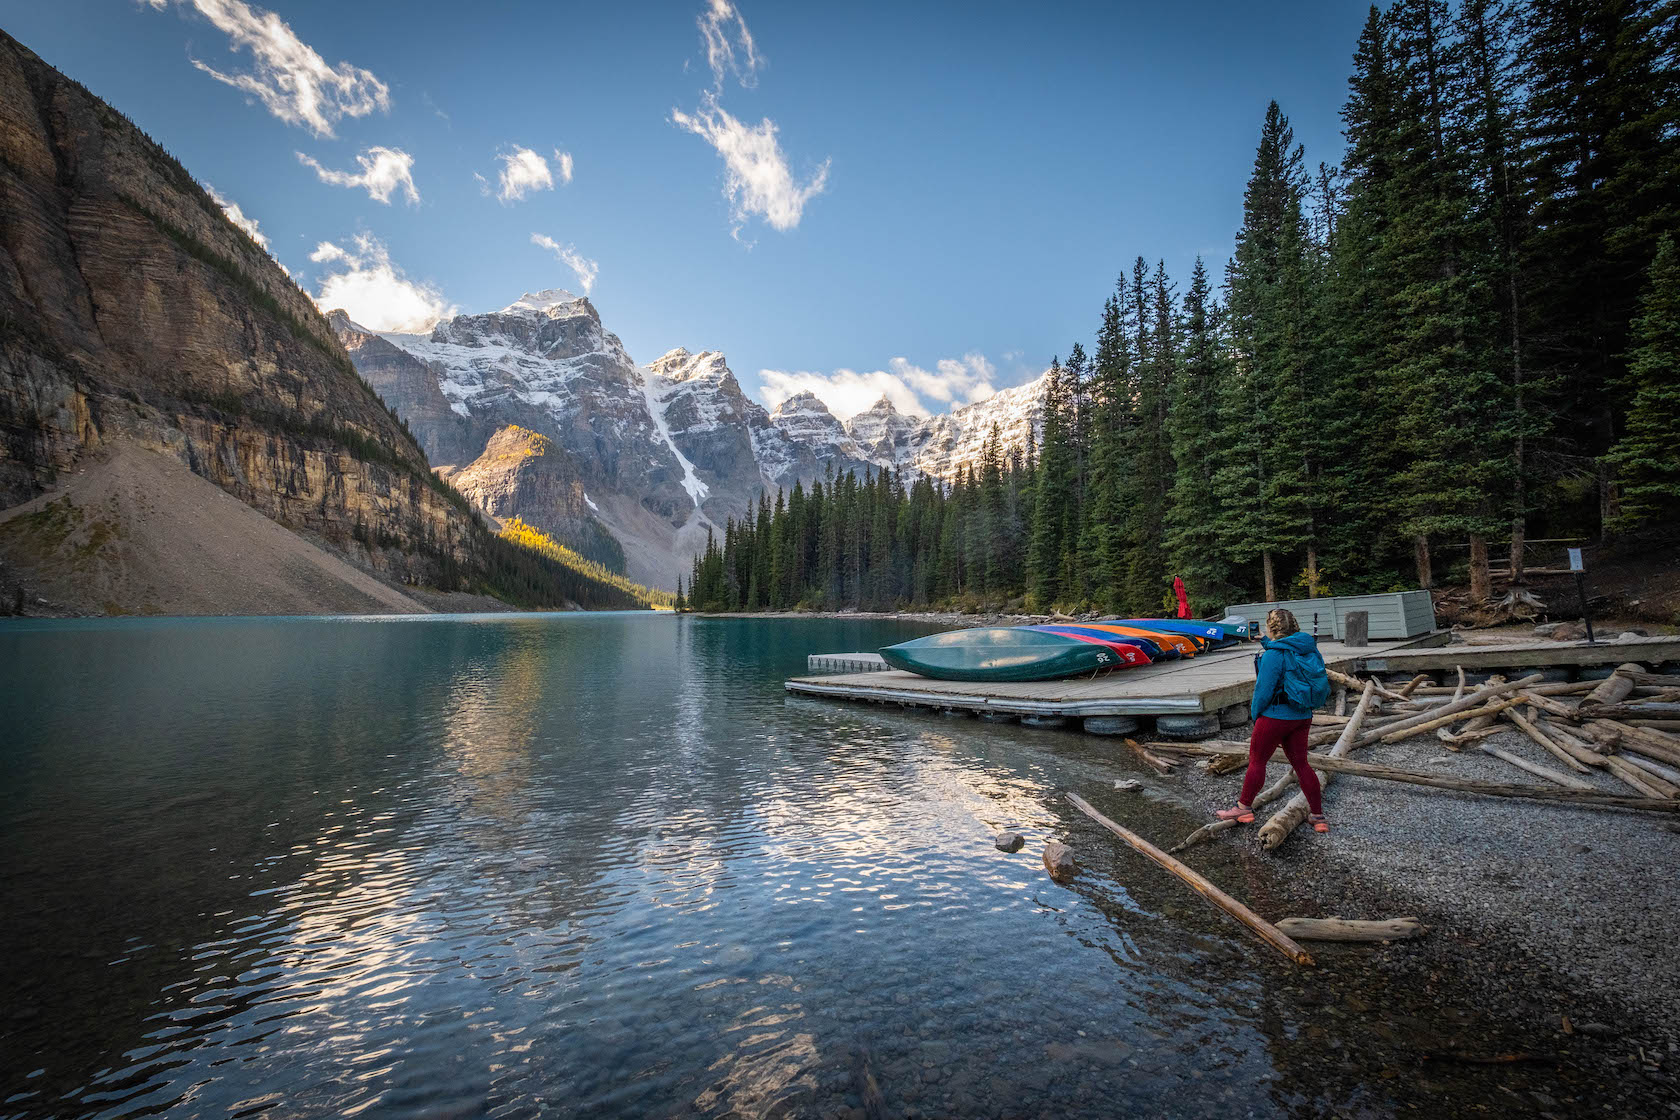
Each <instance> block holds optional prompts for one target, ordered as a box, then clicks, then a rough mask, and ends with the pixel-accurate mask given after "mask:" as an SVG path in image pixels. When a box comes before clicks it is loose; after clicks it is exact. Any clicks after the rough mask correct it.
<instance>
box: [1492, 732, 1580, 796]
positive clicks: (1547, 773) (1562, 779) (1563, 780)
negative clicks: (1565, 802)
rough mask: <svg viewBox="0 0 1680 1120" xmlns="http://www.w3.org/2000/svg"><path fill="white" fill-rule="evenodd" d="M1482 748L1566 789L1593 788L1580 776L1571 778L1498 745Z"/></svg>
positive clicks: (1495, 756)
mask: <svg viewBox="0 0 1680 1120" xmlns="http://www.w3.org/2000/svg"><path fill="white" fill-rule="evenodd" d="M1482 750H1483V751H1485V752H1487V753H1488V754H1490V755H1492V756H1493V757H1494V758H1497V759H1500V760H1502V761H1504V762H1509V763H1510V764H1511V765H1512V766H1515V767H1516V768H1517V769H1518V770H1524V771H1527V772H1528V773H1530V774H1533V775H1534V776H1535V777H1536V778H1544V779H1546V781H1548V782H1551V783H1552V784H1553V785H1559V786H1562V787H1563V788H1564V789H1576V790H1580V791H1582V792H1583V793H1585V792H1590V791H1591V790H1592V789H1593V786H1592V785H1591V783H1588V782H1583V781H1582V780H1581V779H1579V778H1571V777H1570V776H1569V775H1568V774H1564V773H1560V772H1559V771H1557V770H1553V769H1551V768H1550V767H1548V766H1537V765H1535V764H1534V763H1532V762H1530V761H1528V760H1527V759H1526V758H1520V757H1518V756H1517V755H1514V754H1512V753H1511V752H1510V751H1502V750H1500V749H1499V748H1498V747H1490V746H1488V745H1487V744H1486V743H1483V744H1482Z"/></svg>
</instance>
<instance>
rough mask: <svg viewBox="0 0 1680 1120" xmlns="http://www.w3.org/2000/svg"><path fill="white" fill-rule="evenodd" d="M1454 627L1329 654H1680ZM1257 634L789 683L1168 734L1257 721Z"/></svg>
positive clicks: (1404, 660)
mask: <svg viewBox="0 0 1680 1120" xmlns="http://www.w3.org/2000/svg"><path fill="white" fill-rule="evenodd" d="M1451 638H1452V635H1451V634H1449V633H1447V632H1445V631H1437V632H1435V633H1432V634H1426V635H1424V636H1423V637H1420V638H1414V639H1411V640H1408V641H1389V642H1379V641H1373V642H1371V643H1370V644H1369V645H1365V646H1357V647H1356V646H1349V645H1346V644H1345V643H1343V642H1339V641H1328V640H1326V641H1321V642H1320V643H1319V646H1318V648H1319V652H1320V653H1322V654H1323V655H1324V660H1325V663H1326V664H1328V665H1329V666H1330V667H1332V668H1335V669H1340V670H1342V671H1344V672H1371V673H1378V674H1388V673H1393V674H1404V675H1406V676H1408V677H1409V676H1411V675H1415V674H1417V673H1429V674H1439V675H1441V677H1442V679H1445V677H1446V676H1447V675H1449V674H1451V673H1452V672H1453V670H1454V669H1455V668H1456V667H1458V666H1461V665H1462V666H1463V667H1464V668H1465V669H1466V670H1470V669H1475V670H1478V671H1483V672H1485V671H1488V670H1494V669H1523V668H1533V667H1542V666H1551V667H1587V666H1598V665H1610V666H1615V665H1620V664H1622V663H1624V662H1630V661H1631V662H1638V663H1640V664H1643V665H1645V666H1646V667H1647V668H1655V667H1656V666H1657V665H1660V664H1662V663H1664V662H1670V661H1680V636H1677V635H1659V636H1657V637H1651V638H1629V639H1625V640H1617V641H1614V642H1596V643H1593V644H1591V645H1589V644H1588V643H1586V642H1539V641H1526V642H1509V643H1500V644H1497V645H1478V644H1455V645H1451V646H1448V645H1447V643H1448V642H1449V641H1451ZM1259 652H1260V645H1259V643H1257V642H1250V643H1244V644H1241V645H1237V646H1233V647H1229V648H1227V649H1222V650H1213V651H1210V652H1208V653H1203V654H1200V655H1198V656H1196V657H1192V658H1187V659H1185V660H1183V661H1162V662H1157V663H1156V664H1154V665H1145V666H1142V667H1140V668H1136V669H1125V670H1121V671H1119V672H1113V673H1104V674H1101V675H1100V676H1096V677H1078V678H1073V679H1068V680H1059V681H1019V682H1006V683H995V684H991V683H978V682H973V681H936V680H931V679H929V678H927V677H920V676H917V675H916V674H914V673H906V672H901V671H899V670H896V669H888V670H884V671H882V670H875V671H870V670H869V669H868V668H865V666H866V665H871V666H872V665H873V660H871V659H878V658H877V655H875V654H867V653H865V654H822V655H817V656H816V657H813V658H812V659H811V668H813V669H817V668H818V667H819V660H820V662H821V663H822V667H824V668H826V667H827V665H830V664H833V665H835V666H836V667H839V666H840V665H841V664H842V663H843V664H844V665H845V668H844V669H842V670H841V671H839V672H834V671H828V672H824V673H821V674H815V675H812V676H806V677H795V678H793V679H792V680H789V681H788V682H787V684H786V687H787V690H788V691H789V692H792V693H796V694H798V695H802V696H818V697H827V698H831V699H838V700H861V701H868V702H873V703H878V704H900V705H905V706H910V707H920V708H932V709H935V710H939V711H963V712H970V713H973V714H976V715H980V716H983V717H986V718H990V719H1016V718H1020V719H1025V720H1026V721H1027V722H1028V723H1031V724H1035V725H1040V726H1059V725H1061V724H1062V723H1063V722H1065V721H1067V720H1070V719H1080V720H1084V721H1085V730H1087V731H1090V732H1093V733H1096V734H1129V733H1131V732H1133V731H1136V730H1138V728H1139V726H1140V720H1141V719H1144V718H1155V719H1157V720H1158V721H1159V722H1157V725H1156V730H1158V731H1160V732H1162V733H1164V734H1173V735H1184V736H1196V735H1205V734H1211V733H1213V732H1214V731H1217V730H1218V728H1219V726H1220V724H1221V723H1223V724H1224V725H1225V726H1227V727H1232V726H1238V725H1240V724H1244V723H1247V722H1248V711H1247V704H1248V701H1249V698H1250V697H1251V696H1252V695H1253V692H1254V656H1255V654H1257V653H1259ZM1221 713H1223V714H1224V719H1223V720H1221V719H1220V716H1221Z"/></svg>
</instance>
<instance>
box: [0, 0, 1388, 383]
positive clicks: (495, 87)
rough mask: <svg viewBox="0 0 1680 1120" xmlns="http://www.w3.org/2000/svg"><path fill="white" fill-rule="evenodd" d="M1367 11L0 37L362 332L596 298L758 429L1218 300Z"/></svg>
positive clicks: (355, 16)
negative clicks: (1170, 304) (1270, 120)
mask: <svg viewBox="0 0 1680 1120" xmlns="http://www.w3.org/2000/svg"><path fill="white" fill-rule="evenodd" d="M1366 10H1367V6H1366V5H1364V4H1360V3H1353V2H1350V0H1319V2H1312V0H1303V2H1301V3H1294V4H1287V5H1276V4H1267V5H1256V4H1242V3H1234V2H1226V0H1208V2H1202V3H1190V4H1165V5H1163V4H1156V3H1148V4H1142V3H1139V4H1133V3H1111V4H1091V5H1075V4H1063V5H1042V6H1023V5H1015V4H988V3H978V2H976V3H963V4H949V5H947V4H921V5H912V4H892V3H888V4H881V5H872V4H849V5H825V6H817V5H807V4H790V3H785V2H783V3H775V4H771V3H755V2H754V0H740V3H739V4H737V5H733V6H732V5H731V4H730V3H728V2H727V0H683V2H673V3H665V2H658V3H652V2H650V3H614V4H601V3H598V2H590V3H569V2H561V0H546V2H540V3H512V2H504V3H493V2H484V3H480V4H477V5H460V4H454V3H450V4H444V3H435V2H432V0H353V2H346V0H336V2H333V3H321V2H316V0H268V6H263V5H259V4H256V3H251V4H246V3H242V2H241V0H53V2H52V3H23V2H20V0H7V3H6V5H5V8H4V11H5V16H4V20H3V21H0V26H4V28H5V29H6V30H7V31H8V32H10V33H11V34H13V35H14V36H16V37H17V38H18V39H20V40H21V41H22V42H23V43H24V44H25V45H26V46H28V47H30V48H31V49H33V50H35V51H36V52H37V53H39V54H40V55H42V56H43V57H44V58H45V59H46V60H47V61H48V62H51V63H52V64H54V65H55V66H57V67H58V68H59V69H61V70H63V71H64V72H66V73H67V74H69V75H70V76H71V77H74V78H76V79H78V80H80V81H81V82H83V83H84V84H85V85H87V86H88V87H89V88H90V89H92V90H93V92H95V93H96V94H98V95H100V96H101V97H104V98H105V99H106V100H108V101H110V102H111V103H112V104H114V105H115V106H117V107H118V108H119V109H121V110H122V111H123V112H125V113H126V114H128V115H129V116H130V117H131V118H132V119H133V120H134V121H135V122H136V123H138V124H139V125H140V126H141V127H142V128H144V129H146V130H147V132H149V133H150V134H151V135H152V136H153V137H154V138H155V139H157V140H158V141H159V142H160V143H162V144H163V145H164V146H165V147H166V148H168V149H169V150H170V151H171V152H172V153H174V154H175V155H176V156H177V157H179V158H180V159H181V160H182V162H183V163H185V164H186V166H187V168H188V170H190V171H191V172H192V173H193V174H194V175H195V176H196V177H197V178H198V179H199V180H200V181H201V182H205V183H207V184H209V185H211V186H212V187H213V188H214V189H215V190H216V192H217V193H218V195H219V196H220V197H222V198H223V199H226V200H228V201H229V202H231V203H233V204H235V205H237V206H238V207H239V209H240V211H241V213H242V214H243V215H245V216H246V217H247V218H249V219H254V220H255V221H256V222H257V223H258V225H259V228H260V231H261V233H262V234H263V235H264V236H265V237H267V238H268V240H269V244H270V247H271V251H272V252H273V253H274V255H275V257H276V259H278V260H279V261H280V262H281V263H283V264H284V265H285V266H286V267H287V268H288V269H290V270H291V272H292V273H293V275H294V276H295V277H297V278H298V280H299V282H300V283H302V284H303V286H304V287H305V288H306V289H307V290H309V291H310V292H311V293H315V294H319V293H322V292H323V286H324V285H326V286H327V287H326V289H325V290H326V292H327V294H328V295H329V296H337V297H340V298H341V299H349V300H352V301H355V302H356V303H357V304H358V305H359V306H353V307H352V311H353V312H357V313H359V314H360V315H362V316H364V317H367V318H378V317H380V316H390V317H392V318H391V319H390V322H388V323H383V324H382V323H370V325H374V326H382V325H384V326H389V325H392V324H394V323H395V322H396V321H397V320H399V319H403V318H410V319H412V318H415V317H416V316H419V317H422V318H423V317H424V316H425V314H427V313H428V311H427V309H428V308H429V309H430V311H429V313H431V314H435V313H436V312H437V311H439V310H446V309H449V308H457V309H459V310H461V311H487V310H494V309H497V308H500V307H502V306H505V305H506V304H508V303H511V302H513V300H515V299H516V298H518V296H519V295H520V294H521V293H522V292H525V291H528V290H538V289H542V288H548V287H557V286H558V287H565V288H567V289H569V290H571V291H574V292H581V291H582V290H583V289H584V288H585V287H586V286H588V287H589V288H590V291H589V295H590V298H591V299H592V300H593V302H594V303H595V305H596V306H597V307H598V308H599V309H600V312H601V315H602V318H603V320H604V321H605V323H606V325H607V327H608V328H609V329H610V330H613V331H615V332H616V333H617V334H618V335H619V336H620V337H621V338H622V339H623V340H624V343H625V346H626V348H627V349H628V350H629V352H630V354H631V356H632V357H633V358H634V359H635V360H636V361H638V362H647V361H651V360H652V359H653V358H655V357H657V356H658V355H659V354H661V353H663V352H664V351H666V350H668V349H670V348H672V347H676V346H684V347H687V348H688V349H690V350H696V351H698V350H701V349H716V350H722V351H723V352H724V353H725V354H726V355H727V356H728V358H729V363H730V366H731V368H732V369H734V370H735V372H736V375H737V376H738V377H739V378H740V379H741V382H742V384H743V386H744V387H745V388H746V389H747V391H748V392H749V393H752V394H753V395H755V396H758V397H759V399H761V400H765V401H766V403H770V404H774V403H775V401H776V400H777V399H779V397H780V396H781V395H785V394H786V393H787V392H790V391H792V390H793V389H796V388H805V387H810V388H815V389H817V390H818V392H819V395H821V396H823V397H824V398H825V399H827V400H829V401H830V403H831V405H832V406H833V407H835V409H836V411H837V412H840V413H841V414H845V413H848V412H850V411H855V410H856V409H858V408H862V407H864V406H866V405H867V404H868V403H870V401H872V400H873V399H875V398H876V397H878V396H880V394H881V392H882V391H887V392H888V393H889V394H890V395H892V396H893V398H894V399H895V401H897V402H898V403H899V404H900V405H901V406H913V405H919V406H920V408H921V409H922V410H923V411H935V410H939V409H943V408H947V407H951V406H952V405H953V404H961V403H964V402H965V401H966V400H968V399H970V398H972V397H974V396H977V395H981V394H984V393H985V392H986V391H987V389H988V387H990V388H1003V387H1005V386H1008V385H1012V384H1017V383H1019V382H1021V381H1023V380H1026V379H1027V378H1029V377H1031V376H1034V375H1036V374H1037V373H1038V372H1039V371H1040V370H1041V369H1042V368H1043V367H1044V366H1045V365H1047V364H1048V362H1049V360H1050V358H1051V356H1052V355H1053V354H1063V355H1065V354H1066V353H1067V351H1068V348H1069V347H1070V345H1071V344H1072V343H1073V342H1074V341H1076V340H1078V341H1084V342H1086V345H1087V348H1089V345H1090V343H1089V339H1090V337H1091V335H1092V334H1093V333H1094V332H1095V329H1096V326H1097V320H1098V316H1099V313H1100V310H1101V306H1102V302H1103V300H1104V299H1105V298H1106V296H1107V294H1108V292H1109V291H1110V290H1111V288H1112V285H1113V283H1114V278H1115V276H1116V275H1118V274H1119V273H1120V272H1121V271H1122V270H1124V269H1126V268H1128V267H1129V264H1130V262H1131V260H1132V258H1133V257H1135V256H1136V255H1138V254H1139V253H1141V254H1143V255H1144V256H1145V257H1146V258H1148V259H1149V260H1150V261H1151V262H1153V261H1154V260H1155V259H1156V258H1164V259H1165V261H1166V264H1167V268H1168V270H1169V272H1171V273H1172V275H1173V276H1174V278H1175V280H1176V281H1177V283H1178V284H1179V287H1180V288H1181V289H1182V287H1183V286H1184V284H1185V283H1186V282H1187V280H1188V275H1189V271H1190V267H1191V263H1192V262H1193V260H1194V258H1195V256H1196V255H1197V254H1198V253H1199V254H1201V255H1203V256H1204V257H1205V258H1206V259H1207V261H1208V264H1209V268H1210V271H1212V272H1213V273H1214V275H1215V276H1216V277H1217V276H1219V275H1221V274H1222V269H1223V264H1224V261H1225V259H1226V257H1227V256H1228V255H1229V253H1230V251H1231V244H1232V237H1233V235H1234V234H1235V232H1236V230H1237V227H1238V225H1239V224H1240V220H1241V205H1242V190H1243V185H1244V182H1245V180H1246V178H1247V175H1248V172H1249V169H1250V167H1251V165H1252V161H1253V156H1254V146H1255V143H1256V141H1257V139H1258V134H1259V128H1260V122H1261V119H1262V116H1263V114H1264V112H1265V108H1266V103H1267V101H1268V100H1270V99H1272V98H1276V99H1277V100H1278V101H1279V102H1280V103H1281V105H1282V106H1283V109H1284V111H1285V112H1286V113H1287V114H1289V116H1290V117H1291V119H1292V121H1293V123H1294V126H1295V131H1296V136H1297V138H1298V139H1299V140H1301V141H1302V142H1303V143H1304V144H1305V145H1306V149H1307V159H1308V163H1309V166H1312V165H1316V163H1317V162H1318V161H1319V160H1325V161H1331V162H1333V161H1334V160H1336V159H1337V158H1338V157H1339V156H1340V154H1341V136H1340V122H1339V120H1338V116H1337V114H1338V112H1339V109H1340V106H1341V103H1342V100H1343V97H1344V95H1345V90H1346V85H1345V82H1346V77H1347V73H1348V70H1349V66H1350V60H1351V57H1352V52H1353V48H1354V42H1355V38H1356V36H1357V34H1358V30H1359V27H1360V25H1361V23H1362V22H1363V21H1364V18H1365V12H1366ZM749 40H750V43H749ZM708 44H710V47H711V50H710V52H708ZM300 81H301V83H302V85H301V87H300ZM299 88H304V89H305V90H314V91H315V92H317V93H318V94H319V96H318V97H316V98H315V99H314V100H313V101H310V100H307V99H305V100H299V99H298V97H297V96H296V93H297V91H298V90H299ZM766 120H768V121H770V122H773V128H774V133H773V137H772V136H771V135H770V134H769V133H768V132H767V130H766V129H765V127H764V125H763V122H764V121H766ZM300 153H301V155H302V156H303V157H307V160H309V161H312V163H311V162H305V160H304V159H301V158H300V155H299V154H300ZM526 153H529V154H526ZM730 155H733V156H734V159H735V161H736V162H735V163H734V164H733V166H735V167H736V168H737V169H738V170H739V171H740V176H739V179H740V181H739V182H738V183H737V184H736V185H737V188H738V189H737V190H736V191H735V192H734V196H733V199H732V198H731V196H730V193H729V187H730V185H731V182H730V179H731V172H730V168H731V166H732V164H731V163H730V162H729V159H728V158H726V157H727V156H730ZM568 162H569V170H570V172H571V175H570V178H569V181H568V179H567V177H566V175H565V173H564V172H565V170H566V169H567V166H566V165H567V164H568ZM510 171H511V172H513V173H514V175H513V178H512V179H510V180H509V182H508V184H507V186H509V187H511V188H512V189H511V190H507V189H504V182H503V175H504V173H507V172H510ZM370 173H371V174H370ZM521 173H522V174H521ZM545 175H546V177H547V180H548V184H552V185H548V184H545V182H544V176H545ZM475 176H477V177H475ZM377 194H383V195H384V196H385V198H386V199H387V201H380V200H379V198H377V197H374V196H375V195H377ZM534 237H536V238H540V239H545V240H544V241H543V242H542V243H538V242H536V241H534V240H533V238H534ZM322 243H327V244H328V245H330V246H332V247H333V248H332V249H331V250H328V251H326V252H320V251H318V249H319V247H320V246H321V245H322ZM312 257H315V258H318V259H311V258H312ZM568 260H569V261H571V262H572V263H571V264H568V263H566V262H567V261H568ZM573 265H576V266H577V267H573ZM578 268H581V269H583V272H584V275H588V274H589V273H590V272H591V270H593V279H592V282H591V283H590V284H588V285H586V284H585V280H584V277H583V276H580V274H579V271H578ZM335 277H336V280H335V279H334V278H335ZM333 302H338V300H334V301H333Z"/></svg>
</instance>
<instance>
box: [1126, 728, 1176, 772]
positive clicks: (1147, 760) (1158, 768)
mask: <svg viewBox="0 0 1680 1120" xmlns="http://www.w3.org/2000/svg"><path fill="white" fill-rule="evenodd" d="M1125 742H1126V745H1127V746H1128V747H1130V748H1132V752H1133V753H1134V754H1136V755H1137V756H1138V758H1140V759H1142V760H1143V764H1144V765H1145V766H1147V767H1149V768H1150V769H1151V770H1153V771H1155V772H1156V773H1157V774H1165V773H1168V772H1169V771H1171V770H1172V763H1170V762H1168V761H1167V760H1166V759H1164V758H1161V757H1160V756H1158V755H1153V754H1150V753H1149V751H1147V750H1145V749H1144V747H1143V745H1142V744H1141V743H1139V742H1138V741H1137V740H1136V739H1132V738H1129V737H1128V738H1127V739H1126V741H1125Z"/></svg>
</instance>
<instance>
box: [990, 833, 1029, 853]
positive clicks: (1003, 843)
mask: <svg viewBox="0 0 1680 1120" xmlns="http://www.w3.org/2000/svg"><path fill="white" fill-rule="evenodd" d="M1026 842H1027V838H1026V837H1025V836H1022V835H1021V834H1020V833H1019V832H1000V833H998V834H997V835H996V836H994V837H992V843H993V844H996V845H997V850H998V851H1000V852H1018V851H1020V850H1021V846H1022V845H1023V844H1025V843H1026Z"/></svg>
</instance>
